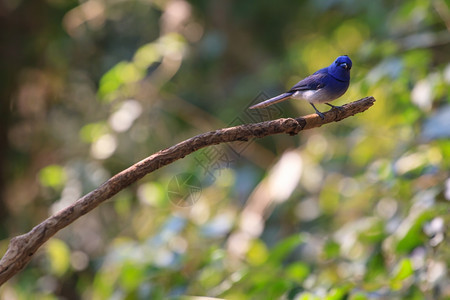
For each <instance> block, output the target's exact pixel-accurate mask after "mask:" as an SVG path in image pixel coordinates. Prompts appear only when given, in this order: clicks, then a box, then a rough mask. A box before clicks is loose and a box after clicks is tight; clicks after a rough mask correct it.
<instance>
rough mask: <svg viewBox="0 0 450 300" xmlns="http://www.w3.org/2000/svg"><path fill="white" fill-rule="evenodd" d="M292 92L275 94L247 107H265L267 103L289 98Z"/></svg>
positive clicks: (270, 103)
mask: <svg viewBox="0 0 450 300" xmlns="http://www.w3.org/2000/svg"><path fill="white" fill-rule="evenodd" d="M292 94H293V93H292V92H287V93H283V94H281V95H278V96H275V97H273V98H270V99H267V100H265V101H263V102H261V103H258V104H255V105H253V106H250V107H249V108H250V109H255V108H264V107H267V106H269V105H272V104H275V103H278V102H281V101H284V100H287V99H289V98H291V96H292Z"/></svg>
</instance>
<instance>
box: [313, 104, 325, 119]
mask: <svg viewBox="0 0 450 300" xmlns="http://www.w3.org/2000/svg"><path fill="white" fill-rule="evenodd" d="M309 104H311V106H312V107H313V108H314V110H315V111H316V114H318V115H319V117H320V118H321V119H322V120H323V119H325V115H324V114H323V113H321V112H320V111H319V110H318V109H317V108H316V106H315V105H314V104H312V103H311V102H310V103H309Z"/></svg>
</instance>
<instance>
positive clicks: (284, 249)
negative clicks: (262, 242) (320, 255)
mask: <svg viewBox="0 0 450 300" xmlns="http://www.w3.org/2000/svg"><path fill="white" fill-rule="evenodd" d="M303 240H304V238H303V236H302V235H301V234H295V235H293V236H290V237H288V238H285V239H284V240H283V241H281V242H280V243H278V244H277V245H276V246H275V247H274V248H272V249H271V250H270V254H269V258H268V262H270V263H273V264H276V265H279V264H281V262H282V261H283V260H284V259H285V258H286V256H287V255H288V254H289V253H290V252H292V251H293V250H294V249H295V248H296V247H298V246H299V245H300V244H301V243H302V242H303Z"/></svg>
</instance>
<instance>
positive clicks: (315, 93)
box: [250, 55, 352, 120]
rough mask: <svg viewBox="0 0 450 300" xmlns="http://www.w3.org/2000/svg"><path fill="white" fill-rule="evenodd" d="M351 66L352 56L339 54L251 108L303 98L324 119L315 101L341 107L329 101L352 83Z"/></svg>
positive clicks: (341, 93)
mask: <svg viewBox="0 0 450 300" xmlns="http://www.w3.org/2000/svg"><path fill="white" fill-rule="evenodd" d="M351 68H352V61H351V60H350V58H349V57H348V56H347V55H344V56H339V57H338V58H336V60H335V61H334V62H333V63H332V64H331V65H329V66H328V67H326V68H323V69H320V70H319V71H317V72H315V73H314V74H312V75H311V76H308V77H306V78H305V79H303V80H300V81H299V82H298V83H297V84H296V85H294V86H293V87H292V88H291V89H290V90H289V91H287V92H286V93H283V94H281V95H278V96H276V97H273V98H270V99H268V100H265V101H263V102H261V103H258V104H256V105H253V106H251V107H250V109H254V108H263V107H267V106H269V105H272V104H275V103H278V102H281V101H284V100H287V99H290V98H292V99H303V100H306V101H308V102H309V104H311V106H312V107H313V108H314V110H315V111H316V113H317V114H318V115H319V117H321V118H322V120H323V119H324V118H325V116H324V114H323V113H321V112H320V111H318V110H317V108H316V107H315V106H314V103H325V104H327V105H329V106H331V107H333V108H334V107H335V108H339V109H340V106H334V105H331V104H330V103H328V102H330V101H332V100H335V99H337V98H339V97H341V96H342V95H344V93H345V92H346V91H347V89H348V86H349V84H350V69H351Z"/></svg>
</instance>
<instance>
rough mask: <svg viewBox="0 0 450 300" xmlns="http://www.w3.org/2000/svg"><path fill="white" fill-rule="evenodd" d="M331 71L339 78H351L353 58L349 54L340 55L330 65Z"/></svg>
mask: <svg viewBox="0 0 450 300" xmlns="http://www.w3.org/2000/svg"><path fill="white" fill-rule="evenodd" d="M328 68H329V73H330V74H331V75H333V76H334V77H336V78H337V79H339V80H346V81H347V80H350V69H351V68H352V60H351V59H350V57H348V56H347V55H343V56H339V57H338V58H336V60H335V61H334V63H332V64H331V65H330V66H329V67H328Z"/></svg>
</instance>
